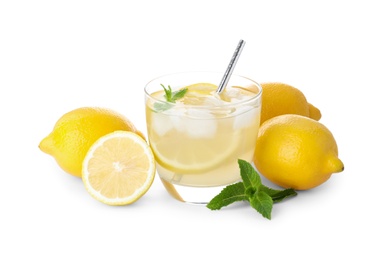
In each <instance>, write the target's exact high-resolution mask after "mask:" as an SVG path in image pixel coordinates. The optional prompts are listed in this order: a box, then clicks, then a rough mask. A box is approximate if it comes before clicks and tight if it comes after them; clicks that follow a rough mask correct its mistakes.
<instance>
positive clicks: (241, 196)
mask: <svg viewBox="0 0 383 260" xmlns="http://www.w3.org/2000/svg"><path fill="white" fill-rule="evenodd" d="M243 200H248V197H247V196H246V195H245V186H244V185H243V183H242V182H237V183H234V184H231V185H228V186H226V187H225V188H224V189H223V190H222V191H221V192H220V193H219V194H218V195H217V196H215V197H214V198H213V199H212V200H211V201H210V202H209V203H208V204H207V205H206V207H207V208H209V209H211V210H217V209H221V208H222V207H225V206H228V205H230V204H231V203H233V202H236V201H243Z"/></svg>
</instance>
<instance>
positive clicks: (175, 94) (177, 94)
mask: <svg viewBox="0 0 383 260" xmlns="http://www.w3.org/2000/svg"><path fill="white" fill-rule="evenodd" d="M161 86H162V88H163V89H164V91H165V95H164V97H165V99H166V101H168V102H171V103H175V102H176V100H178V99H180V98H183V97H184V96H185V94H186V92H187V91H188V89H187V88H182V89H180V90H176V91H172V88H171V87H170V86H168V88H166V87H165V86H164V85H163V84H161Z"/></svg>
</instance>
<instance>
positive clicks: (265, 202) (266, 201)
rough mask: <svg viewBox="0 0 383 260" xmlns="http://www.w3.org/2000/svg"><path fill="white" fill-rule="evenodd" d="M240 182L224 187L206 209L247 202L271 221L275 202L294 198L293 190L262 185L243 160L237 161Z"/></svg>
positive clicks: (216, 208)
mask: <svg viewBox="0 0 383 260" xmlns="http://www.w3.org/2000/svg"><path fill="white" fill-rule="evenodd" d="M238 164H239V168H240V173H241V178H242V182H237V183H234V184H231V185H228V186H226V187H225V188H224V189H223V190H222V191H221V192H220V193H219V194H218V195H217V196H215V197H214V198H213V199H212V200H211V201H210V202H209V203H208V204H207V205H206V207H207V208H209V209H211V210H219V209H221V208H222V207H225V206H228V205H230V204H232V203H234V202H237V201H248V202H249V203H250V205H251V206H252V207H253V208H254V209H255V210H257V211H258V212H259V213H260V214H261V215H262V216H263V217H265V218H267V219H271V211H272V209H273V204H274V203H275V202H280V201H282V200H284V199H285V198H287V197H291V196H295V195H297V193H296V192H295V191H294V190H293V189H285V190H275V189H272V188H269V187H267V186H265V185H263V184H262V181H261V177H260V176H259V174H258V173H257V172H256V171H255V169H254V167H253V166H252V165H251V164H250V163H249V162H247V161H245V160H241V159H239V160H238Z"/></svg>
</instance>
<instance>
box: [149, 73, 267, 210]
mask: <svg viewBox="0 0 383 260" xmlns="http://www.w3.org/2000/svg"><path fill="white" fill-rule="evenodd" d="M222 75H223V73H215V72H185V73H175V74H169V75H165V76H161V77H158V78H155V79H153V80H152V81H150V82H149V83H148V84H147V85H146V86H145V104H146V122H147V133H148V138H149V143H150V146H151V148H152V150H153V153H154V156H155V159H156V167H157V173H158V175H159V177H160V179H161V181H162V183H163V184H164V187H165V188H166V189H167V191H168V192H169V193H170V194H171V195H172V196H173V197H175V198H176V199H178V200H180V201H183V202H188V203H193V204H206V203H208V202H209V201H210V200H211V199H212V198H213V197H214V196H215V195H217V194H218V193H219V192H220V191H221V190H222V189H223V188H224V187H225V186H227V185H229V184H232V183H235V182H238V181H240V179H241V177H240V171H239V165H238V159H243V160H246V161H249V162H252V161H253V156H254V150H255V144H256V138H257V135H258V128H259V122H260V110H261V96H262V88H261V86H260V85H259V84H258V83H257V82H255V81H253V80H251V79H249V78H246V77H242V76H238V75H232V76H231V78H230V80H229V82H228V85H227V87H226V88H225V90H224V91H223V92H222V93H221V94H217V93H216V89H217V84H218V83H219V82H220V81H221V78H222ZM164 87H165V88H166V89H169V87H170V88H171V91H172V93H173V95H174V94H175V95H174V96H173V98H171V95H170V99H169V100H167V98H166V93H165V91H164ZM185 89H186V90H185ZM177 91H178V92H177ZM177 93H178V94H177Z"/></svg>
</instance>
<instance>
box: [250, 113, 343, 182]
mask: <svg viewBox="0 0 383 260" xmlns="http://www.w3.org/2000/svg"><path fill="white" fill-rule="evenodd" d="M254 164H255V166H256V168H257V169H258V170H259V172H260V173H261V174H262V175H263V176H265V177H266V178H267V179H268V180H270V181H271V182H273V183H275V184H277V185H279V186H282V187H284V188H293V189H296V190H307V189H311V188H314V187H316V186H319V185H320V184H322V183H324V182H325V181H327V180H328V179H329V178H330V176H331V175H332V174H333V173H336V172H341V171H343V169H344V166H343V163H342V161H341V160H340V159H339V158H338V147H337V144H336V141H335V139H334V136H333V135H332V133H331V132H330V131H329V130H328V129H327V128H326V127H325V126H324V125H323V124H321V123H319V122H318V121H316V120H313V119H311V118H308V117H304V116H300V115H293V114H288V115H281V116H276V117H273V118H271V119H269V120H268V121H266V122H265V123H264V124H262V125H261V127H260V129H259V134H258V138H257V145H256V149H255V155H254Z"/></svg>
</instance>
